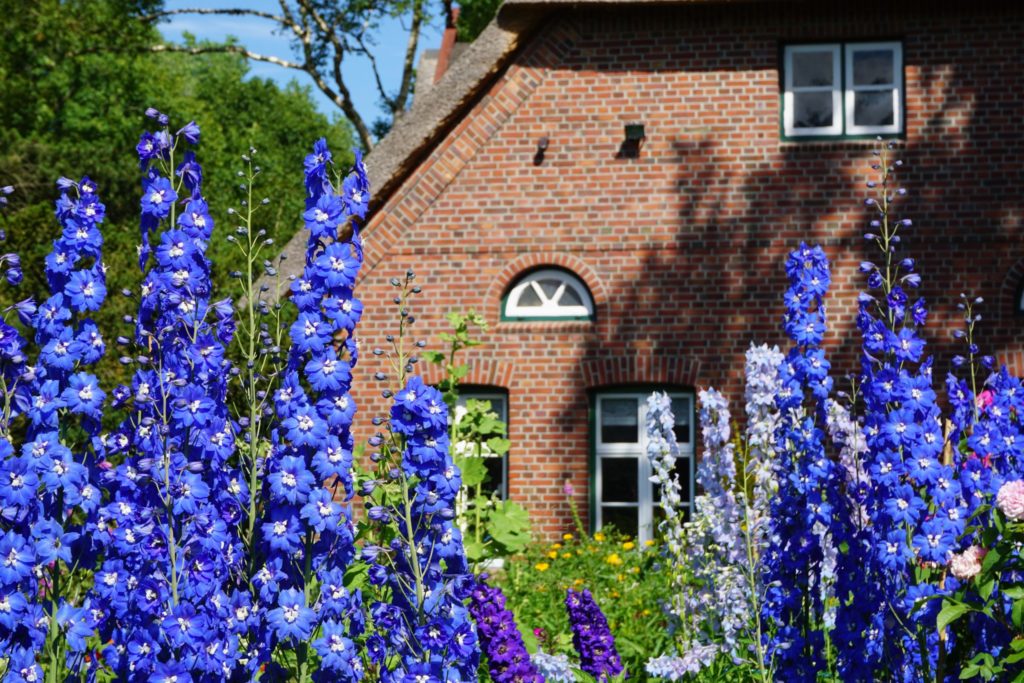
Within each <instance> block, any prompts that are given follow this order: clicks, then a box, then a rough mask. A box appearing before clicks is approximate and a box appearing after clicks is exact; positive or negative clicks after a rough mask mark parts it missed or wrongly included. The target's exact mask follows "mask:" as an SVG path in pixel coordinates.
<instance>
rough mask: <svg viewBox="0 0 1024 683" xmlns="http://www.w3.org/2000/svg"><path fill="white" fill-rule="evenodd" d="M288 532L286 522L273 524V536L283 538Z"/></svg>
mask: <svg viewBox="0 0 1024 683" xmlns="http://www.w3.org/2000/svg"><path fill="white" fill-rule="evenodd" d="M287 532H288V523H287V522H274V535H275V536H284V535H285V534H286V533H287Z"/></svg>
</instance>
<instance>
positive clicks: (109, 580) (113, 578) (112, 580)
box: [103, 572, 117, 586]
mask: <svg viewBox="0 0 1024 683" xmlns="http://www.w3.org/2000/svg"><path fill="white" fill-rule="evenodd" d="M103 583H105V584H107V585H108V586H115V585H117V572H108V573H107V575H106V576H104V577H103Z"/></svg>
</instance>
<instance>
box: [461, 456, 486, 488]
mask: <svg viewBox="0 0 1024 683" xmlns="http://www.w3.org/2000/svg"><path fill="white" fill-rule="evenodd" d="M455 464H456V465H458V466H459V469H460V470H462V485H463V486H464V487H465V488H467V489H470V488H473V487H475V486H479V485H480V484H482V483H484V482H485V481H486V480H487V475H488V472H487V466H486V465H485V464H484V459H483V458H456V459H455Z"/></svg>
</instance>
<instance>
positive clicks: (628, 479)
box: [601, 458, 639, 503]
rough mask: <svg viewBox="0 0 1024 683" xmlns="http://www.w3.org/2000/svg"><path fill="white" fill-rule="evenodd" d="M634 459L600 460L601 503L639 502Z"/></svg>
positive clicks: (636, 463) (637, 475)
mask: <svg viewBox="0 0 1024 683" xmlns="http://www.w3.org/2000/svg"><path fill="white" fill-rule="evenodd" d="M638 464H639V463H638V462H637V459H636V458H601V502H602V503H635V502H637V501H638V500H639V497H638V495H637V483H638V480H639V474H638V470H639V468H638Z"/></svg>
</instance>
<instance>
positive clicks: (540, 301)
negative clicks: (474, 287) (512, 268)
mask: <svg viewBox="0 0 1024 683" xmlns="http://www.w3.org/2000/svg"><path fill="white" fill-rule="evenodd" d="M502 317H503V318H504V319H506V320H592V319H593V317H594V300H593V298H592V297H591V296H590V291H589V290H588V289H587V286H586V285H585V284H583V282H582V281H581V280H580V279H579V278H578V277H576V276H575V275H573V274H572V273H570V272H568V271H565V270H559V269H557V268H545V269H543V270H534V271H531V272H530V273H527V274H526V275H524V276H523V277H522V278H520V279H519V280H518V281H517V282H516V283H515V285H513V287H512V289H511V290H509V293H508V296H506V297H505V303H504V306H503V308H502Z"/></svg>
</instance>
